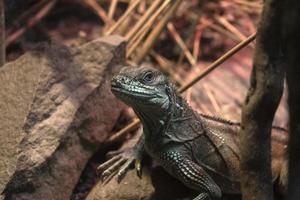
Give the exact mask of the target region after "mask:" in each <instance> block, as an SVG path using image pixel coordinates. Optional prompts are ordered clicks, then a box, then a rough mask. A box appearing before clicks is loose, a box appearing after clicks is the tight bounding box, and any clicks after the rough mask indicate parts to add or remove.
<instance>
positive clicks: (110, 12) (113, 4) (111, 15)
mask: <svg viewBox="0 0 300 200" xmlns="http://www.w3.org/2000/svg"><path fill="white" fill-rule="evenodd" d="M117 5H118V0H112V1H111V4H110V7H109V10H108V18H109V20H110V21H113V18H114V14H115V11H116V8H117Z"/></svg>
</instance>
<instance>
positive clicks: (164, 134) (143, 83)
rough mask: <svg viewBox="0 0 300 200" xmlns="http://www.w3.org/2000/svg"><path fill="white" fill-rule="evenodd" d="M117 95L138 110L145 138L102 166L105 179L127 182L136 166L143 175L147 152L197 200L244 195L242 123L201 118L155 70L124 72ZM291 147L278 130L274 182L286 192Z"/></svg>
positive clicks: (114, 87) (115, 81)
mask: <svg viewBox="0 0 300 200" xmlns="http://www.w3.org/2000/svg"><path fill="white" fill-rule="evenodd" d="M111 91H112V93H113V94H114V95H115V96H116V97H117V98H119V99H120V100H121V101H123V102H124V103H125V104H127V105H128V106H130V107H132V108H133V110H134V112H135V113H136V115H137V116H138V117H139V119H140V121H141V123H142V125H143V134H142V136H141V137H140V138H139V140H138V142H137V143H136V144H135V146H134V147H132V148H131V149H128V150H126V151H123V152H117V154H116V155H115V156H114V157H112V158H111V159H109V160H108V161H106V162H105V163H103V164H101V165H99V167H98V170H99V173H101V176H102V179H103V180H105V179H107V178H108V177H110V176H113V175H114V174H117V179H118V181H121V179H122V178H123V177H124V176H125V174H126V172H127V171H128V169H129V167H130V166H131V164H132V163H135V169H136V171H137V174H138V175H139V176H141V160H142V157H143V154H144V152H146V153H148V154H149V155H150V156H151V157H152V158H153V159H154V160H155V161H156V162H158V163H159V164H160V165H161V166H162V167H163V168H164V169H165V171H167V172H168V173H169V174H171V175H172V176H173V177H175V178H176V179H178V180H179V181H181V182H182V183H183V184H184V185H185V186H187V187H189V188H191V189H193V190H196V191H198V192H199V195H198V196H197V197H195V198H194V200H205V199H207V200H209V199H218V198H221V196H222V194H223V193H231V194H240V174H241V169H240V156H239V136H238V130H239V125H240V124H239V123H234V122H230V121H226V120H222V119H218V118H214V117H210V116H207V115H205V114H198V113H197V112H196V111H194V110H193V109H192V108H191V107H190V106H189V105H188V103H187V102H186V101H185V100H184V99H183V98H182V97H181V96H180V95H179V94H178V92H177V90H176V87H175V86H174V84H172V83H171V81H170V80H169V79H168V78H167V76H165V75H164V74H163V73H162V72H161V71H159V70H157V69H155V68H152V67H131V66H127V67H124V68H123V69H122V70H121V71H120V72H119V73H118V74H117V75H115V76H114V77H113V78H112V80H111ZM279 131H280V130H279ZM286 146H287V136H286V134H282V133H279V132H278V131H277V132H276V131H272V176H273V182H274V183H275V182H276V184H277V185H278V187H279V188H283V190H284V189H285V188H286V185H287V163H288V162H287V148H286Z"/></svg>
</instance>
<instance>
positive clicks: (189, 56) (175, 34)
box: [167, 23, 197, 67]
mask: <svg viewBox="0 0 300 200" xmlns="http://www.w3.org/2000/svg"><path fill="white" fill-rule="evenodd" d="M167 28H168V30H169V32H170V33H171V36H172V37H173V39H174V40H175V42H176V43H177V45H178V46H179V47H180V48H181V50H182V51H183V52H184V55H185V56H186V58H187V59H188V61H189V63H190V64H191V65H192V66H193V67H195V66H196V65H197V63H196V60H195V59H194V57H193V55H192V53H191V52H190V50H189V48H188V47H187V45H186V44H185V43H184V41H183V39H182V38H181V37H180V35H179V34H178V32H177V31H176V29H175V27H174V25H173V24H172V23H168V25H167Z"/></svg>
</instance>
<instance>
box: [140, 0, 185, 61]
mask: <svg viewBox="0 0 300 200" xmlns="http://www.w3.org/2000/svg"><path fill="white" fill-rule="evenodd" d="M181 2H182V0H176V1H175V2H174V3H173V4H172V6H171V7H170V8H169V9H168V11H167V12H166V14H165V15H164V16H163V17H162V18H161V19H160V20H159V22H158V23H157V24H156V26H155V27H154V28H153V30H152V31H151V33H150V34H149V35H148V37H147V39H146V40H145V42H144V44H143V46H142V48H141V51H140V52H139V54H138V55H137V56H136V58H135V59H134V61H135V63H140V62H141V61H142V60H143V58H144V57H145V56H146V55H147V54H148V52H149V51H150V49H151V48H152V46H153V44H154V42H155V41H156V39H157V38H158V36H159V35H160V33H161V32H162V30H163V29H164V28H165V26H166V24H167V23H168V22H169V20H170V19H171V18H172V16H173V15H174V13H175V12H176V10H177V8H178V7H179V5H180V4H181Z"/></svg>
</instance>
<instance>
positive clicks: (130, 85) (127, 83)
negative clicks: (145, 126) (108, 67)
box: [111, 67, 174, 113]
mask: <svg viewBox="0 0 300 200" xmlns="http://www.w3.org/2000/svg"><path fill="white" fill-rule="evenodd" d="M173 89H174V88H173V87H172V86H171V84H170V83H169V81H168V78H167V77H166V76H165V75H164V74H163V73H162V72H160V71H158V70H156V69H154V68H151V67H139V68H137V67H124V68H123V69H122V70H121V71H120V72H119V74H118V75H116V76H114V77H113V79H112V81H111V90H112V92H113V93H114V94H115V95H116V96H117V97H118V98H119V99H120V100H122V101H123V102H124V103H126V104H127V105H129V106H131V107H132V108H133V109H134V110H138V111H139V110H142V111H146V112H148V113H149V112H161V111H165V110H168V108H169V105H170V94H171V90H173Z"/></svg>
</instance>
